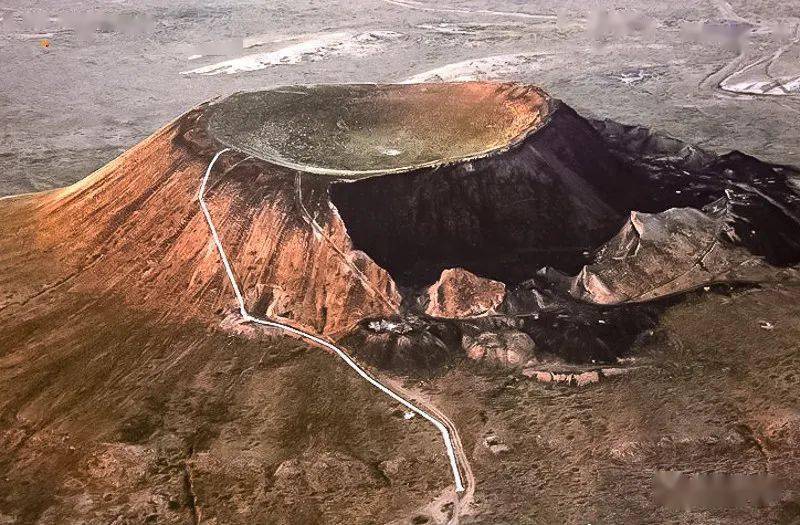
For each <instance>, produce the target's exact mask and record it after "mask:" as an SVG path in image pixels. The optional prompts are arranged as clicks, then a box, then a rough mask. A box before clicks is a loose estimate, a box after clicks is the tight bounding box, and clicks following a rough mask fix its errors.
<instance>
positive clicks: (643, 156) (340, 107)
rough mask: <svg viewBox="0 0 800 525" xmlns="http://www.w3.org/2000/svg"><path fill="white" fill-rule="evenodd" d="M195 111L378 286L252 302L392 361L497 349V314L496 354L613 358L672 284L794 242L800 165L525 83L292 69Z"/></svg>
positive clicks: (759, 276)
mask: <svg viewBox="0 0 800 525" xmlns="http://www.w3.org/2000/svg"><path fill="white" fill-rule="evenodd" d="M206 113H207V114H206ZM200 120H201V121H203V122H206V121H207V124H205V126H206V128H205V130H203V129H200V130H199V133H200V134H201V135H202V134H203V133H207V136H206V137H205V139H204V140H205V141H207V142H211V143H214V142H216V143H218V144H220V145H221V146H219V147H220V148H221V147H223V146H225V147H228V148H231V149H233V150H234V151H237V152H241V153H242V154H246V155H247V159H244V160H243V161H242V162H245V163H246V162H257V163H258V162H260V163H261V164H260V165H262V166H269V167H270V168H269V169H270V170H272V171H273V172H280V173H282V175H281V177H283V182H282V183H281V184H282V185H285V186H288V185H290V184H291V185H292V186H293V189H292V190H288V188H287V191H293V193H294V199H295V205H296V207H295V209H294V210H292V212H291V213H294V214H296V215H299V216H300V217H301V218H302V220H303V221H304V222H305V223H306V225H307V227H308V228H310V229H312V230H314V231H316V232H317V234H318V236H319V237H320V238H321V239H322V240H323V241H324V242H325V243H327V244H329V245H331V246H336V245H337V243H338V247H337V248H335V249H334V252H335V254H336V257H337V258H338V259H340V261H341V268H342V269H343V271H344V272H346V273H347V274H349V276H350V279H351V283H358V284H359V285H360V286H361V287H362V288H363V289H364V290H366V293H367V294H368V295H370V296H371V299H370V301H373V302H374V305H373V304H371V303H369V302H368V301H365V302H364V303H362V305H361V307H362V308H361V309H360V310H359V312H358V315H355V316H354V315H352V312H347V313H345V314H344V315H345V316H346V318H347V319H346V320H344V319H341V318H339V319H338V320H336V321H335V322H334V323H331V322H330V320H327V319H325V318H326V317H327V316H330V315H331V311H330V310H328V309H327V308H320V309H318V310H317V312H316V314H317V318H314V315H315V314H314V313H313V312H308V311H306V312H298V311H297V308H296V306H294V305H292V304H291V301H287V300H285V299H284V298H282V296H281V295H280V294H281V290H284V293H285V286H284V285H283V284H280V283H279V284H278V287H277V289H278V293H277V294H276V293H274V291H275V290H276V288H275V286H274V283H273V285H269V284H266V283H259V284H257V285H256V289H259V288H258V287H259V286H261V288H260V289H263V290H266V291H265V292H264V293H263V294H260V295H259V294H257V295H259V297H258V299H257V300H256V304H257V308H258V309H259V311H263V312H273V313H278V314H281V313H280V312H278V311H277V310H276V307H277V306H278V305H281V306H282V307H284V309H285V311H284V312H283V315H285V316H287V317H289V318H294V319H297V320H299V321H300V322H301V323H306V324H311V325H316V326H318V327H319V326H322V329H323V331H325V330H329V329H330V328H333V327H335V328H336V330H339V329H341V328H343V327H344V326H345V325H347V329H346V330H345V332H337V333H339V335H343V334H345V333H346V339H345V340H346V341H348V342H349V343H350V344H352V345H353V346H354V351H355V352H356V353H357V354H359V355H361V357H362V358H364V359H366V360H368V361H370V362H372V363H373V364H380V365H381V366H384V367H389V368H391V369H394V370H395V371H402V372H404V373H415V372H420V371H424V372H425V373H428V372H431V371H432V370H435V369H436V368H437V367H436V366H432V365H439V366H440V365H442V364H444V363H446V362H448V361H450V360H451V359H452V358H453V357H454V356H457V355H458V354H460V353H462V352H466V353H467V355H472V356H482V357H485V356H486V355H487V351H486V349H485V348H483V347H481V348H480V349H479V350H474V351H472V352H470V351H469V349H468V347H469V346H470V345H471V344H472V345H474V344H477V343H475V341H480V340H481V339H480V337H478V338H477V339H475V337H476V336H479V335H480V334H481V333H484V330H485V331H487V332H490V333H494V334H495V336H496V337H495V338H494V339H492V340H491V341H490V343H489V346H490V347H492V348H495V347H498V346H499V347H503V346H504V345H505V343H503V341H504V340H505V339H503V337H505V336H503V335H502V334H505V335H506V336H507V335H508V333H509V332H510V333H511V334H512V336H513V337H512V339H513V340H514V341H517V343H519V344H518V345H517V346H520V345H521V347H520V348H519V349H517V350H514V351H512V352H511V353H510V354H509V352H505V351H500V352H497V351H495V350H494V349H492V350H491V351H489V352H488V355H490V356H495V355H496V354H499V355H502V356H503V357H499V358H497V361H499V362H500V364H503V365H511V366H524V365H525V364H526V363H529V364H530V363H536V362H539V363H541V361H542V360H544V361H548V360H549V359H556V360H560V359H567V360H568V361H572V362H579V363H588V362H590V361H592V362H597V361H601V362H609V361H610V362H613V361H614V360H616V359H617V358H618V357H621V356H624V355H625V354H626V352H627V351H628V350H629V348H630V347H631V345H632V344H634V343H635V342H636V341H637V340H640V338H641V337H644V336H645V335H646V334H647V331H648V330H649V328H650V327H652V325H653V324H654V322H655V320H656V319H657V316H658V311H659V310H660V308H661V305H662V303H663V304H667V302H669V301H672V300H674V297H675V296H676V295H679V294H681V293H684V292H687V291H690V290H693V289H697V288H700V287H703V286H709V285H712V284H717V283H729V284H741V283H754V282H762V281H768V280H774V279H780V278H782V277H783V276H785V275H786V272H787V271H790V267H791V266H792V265H794V264H795V263H797V262H798V260H800V241H798V234H797V227H798V225H800V222H798V212H797V208H798V203H797V197H796V193H795V192H794V188H793V186H792V184H795V183H794V182H793V181H795V180H796V176H797V172H796V171H795V170H794V169H793V168H790V167H786V166H771V165H768V164H765V163H762V162H760V161H758V160H757V159H754V158H752V157H748V156H746V155H744V154H741V153H738V152H734V153H731V154H728V155H724V156H717V155H714V154H711V153H709V152H705V151H703V150H701V149H699V148H697V147H694V146H691V145H688V144H684V143H682V142H680V141H677V140H675V139H672V138H669V137H665V136H661V135H658V134H655V133H651V132H649V131H648V130H646V129H643V128H637V127H629V126H623V125H620V124H616V123H613V122H608V121H594V120H590V119H585V118H583V117H581V116H580V115H578V114H577V113H576V112H575V111H574V110H572V109H571V108H570V107H569V106H567V105H566V104H564V103H563V102H561V101H559V100H557V99H554V98H552V97H550V96H549V95H547V94H546V93H545V92H543V91H542V90H541V89H539V88H537V87H535V86H531V85H521V84H514V83H510V84H509V83H506V84H503V83H481V82H466V83H456V84H447V83H444V84H408V85H373V84H344V85H313V86H282V87H277V88H272V89H269V90H262V91H257V92H248V93H237V94H235V95H232V96H230V97H228V98H225V99H223V100H221V101H219V102H216V103H214V104H212V105H210V106H209V107H208V108H207V110H205V109H204V110H203V115H202V116H201V117H200ZM199 127H200V128H202V127H203V126H199ZM197 128H198V125H196V126H195V131H197ZM251 158H252V159H253V160H252V161H251V160H248V159H251ZM262 169H263V168H262ZM226 176H227V177H231V176H235V172H227V175H226ZM242 192H244V193H251V194H252V193H253V191H252V189H250V188H247V187H244V188H242ZM331 228H333V229H335V230H336V231H337V234H336V235H341V236H342V238H341V239H334V237H333V236H332V235H331V234H330V232H329V230H330V229H331ZM318 240H320V239H318ZM276 249H285V247H284V248H276ZM369 272H373V274H374V275H379V276H380V277H378V278H377V279H373V278H370V277H367V275H366V273H369ZM384 272H385V273H384ZM270 286H272V287H270ZM305 293H307V292H305ZM668 298H669V299H668ZM665 301H666V302H665ZM340 315H341V314H340ZM320 316H321V317H320ZM381 318H386V319H391V322H389V323H381V322H380V319H381ZM376 320H377V321H376ZM321 323H323V324H321ZM443 324H444V325H447V326H448V328H447V329H445V328H442V325H443ZM331 325H333V326H331ZM478 325H487V326H486V327H485V329H484V328H480V329H478V332H479V333H478V334H475V333H472V332H474V331H475V326H478ZM498 326H504V328H498ZM376 327H377V328H376ZM436 327H438V328H436ZM386 330H389V331H392V330H393V331H395V332H396V333H395V335H394V336H391V337H388V336H386V335H383V336H382V335H380V334H379V332H380V331H386ZM442 333H448V334H451V335H449V336H437V335H436V334H442ZM498 333H499V334H500V335H498ZM452 334H456V335H452ZM514 334H517V335H514ZM387 337H388V338H387ZM514 337H517V338H516V339H514ZM484 339H485V337H484ZM506 339H507V337H506ZM459 340H460V341H461V343H459ZM389 341H391V343H390V342H389ZM423 341H424V342H423ZM454 342H455V344H454ZM506 346H507V345H506ZM401 347H405V350H403V349H401ZM421 348H425V349H426V350H420V349H421ZM412 349H416V350H412ZM445 349H447V350H445ZM509 356H510V357H509Z"/></svg>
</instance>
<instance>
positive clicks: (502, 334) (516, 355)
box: [461, 330, 536, 368]
mask: <svg viewBox="0 0 800 525" xmlns="http://www.w3.org/2000/svg"><path fill="white" fill-rule="evenodd" d="M461 345H462V347H463V348H464V351H465V352H466V354H467V357H468V358H470V359H473V360H476V361H485V362H486V363H491V364H497V365H500V366H504V367H508V368H516V367H521V366H523V365H524V364H526V363H528V362H529V361H531V360H532V359H535V358H536V343H534V342H533V339H531V337H530V336H529V335H528V334H526V333H524V332H519V331H516V330H502V331H498V332H483V333H480V334H477V335H464V336H463V339H462V341H461Z"/></svg>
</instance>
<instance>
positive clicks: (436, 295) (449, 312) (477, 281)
mask: <svg viewBox="0 0 800 525" xmlns="http://www.w3.org/2000/svg"><path fill="white" fill-rule="evenodd" d="M505 295H506V285H505V284H503V283H501V282H499V281H493V280H491V279H484V278H483V277H478V276H477V275H475V274H472V273H470V272H468V271H466V270H464V269H463V268H448V269H447V270H444V271H443V272H442V275H441V277H439V280H438V281H436V282H435V283H434V284H433V285H432V286H431V287H430V288H428V290H427V292H426V296H427V299H428V306H427V308H425V313H426V314H428V315H431V316H433V317H450V318H459V317H474V316H477V315H486V314H490V313H495V312H496V310H497V308H498V307H499V306H500V304H502V302H503V299H504V298H505Z"/></svg>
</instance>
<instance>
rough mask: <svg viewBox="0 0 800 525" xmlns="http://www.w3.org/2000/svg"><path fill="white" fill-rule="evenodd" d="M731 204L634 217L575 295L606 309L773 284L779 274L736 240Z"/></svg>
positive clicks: (575, 286) (578, 281) (576, 283)
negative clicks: (724, 285) (729, 286)
mask: <svg viewBox="0 0 800 525" xmlns="http://www.w3.org/2000/svg"><path fill="white" fill-rule="evenodd" d="M735 235H736V233H735V232H734V230H733V228H731V227H730V224H729V212H728V202H727V200H726V199H724V198H723V199H720V200H719V201H716V202H714V203H712V204H711V205H709V206H707V207H706V208H704V209H703V210H697V209H694V208H672V209H669V210H666V211H664V212H662V213H654V214H651V213H641V212H631V214H630V218H629V219H628V222H627V223H626V224H625V225H624V226H623V227H622V229H621V230H620V232H619V233H618V234H617V235H616V236H615V237H614V238H613V239H611V240H610V241H609V242H608V243H606V244H605V245H603V247H602V248H600V250H599V251H598V252H597V254H596V256H595V262H594V263H592V264H590V265H588V266H585V267H584V268H583V269H582V270H581V272H580V273H579V274H578V275H577V276H576V277H575V279H574V280H573V281H572V283H571V286H570V292H571V293H572V294H573V295H574V296H575V297H578V298H580V299H583V300H586V301H591V302H595V303H601V304H618V303H623V302H628V301H647V300H652V299H657V298H659V297H665V296H668V295H673V294H676V293H679V292H682V291H686V290H691V289H693V288H697V287H700V286H705V285H708V284H712V283H715V282H747V281H759V280H765V279H768V278H769V277H770V276H774V275H775V273H776V270H775V269H774V268H771V267H770V266H768V265H767V264H766V263H765V262H764V260H763V259H762V258H760V257H757V256H754V255H752V254H751V253H749V252H748V251H747V250H745V249H743V248H740V247H737V246H735V245H734V244H733V242H731V241H726V240H724V239H725V238H726V237H727V238H728V239H733V238H734V237H735Z"/></svg>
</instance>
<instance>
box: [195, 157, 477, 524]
mask: <svg viewBox="0 0 800 525" xmlns="http://www.w3.org/2000/svg"><path fill="white" fill-rule="evenodd" d="M227 151H230V148H225V149H223V150H221V151H219V152H217V153H216V154H215V155H214V157H213V158H212V159H211V162H210V163H209V164H208V168H207V169H206V172H205V175H204V176H203V180H202V182H201V183H200V189H199V191H198V193H197V200H198V202H199V203H200V209H201V210H202V211H203V215H204V216H205V218H206V222H207V223H208V227H209V230H210V231H211V238H212V240H213V241H214V245H215V246H216V248H217V252H218V253H219V257H220V259H221V260H222V265H223V266H224V268H225V273H227V275H228V280H229V281H230V283H231V287H233V293H234V295H235V296H236V302H237V303H238V304H239V313H240V314H241V316H242V319H243V320H244V321H246V322H251V323H255V324H260V325H263V326H269V327H271V328H277V329H279V330H282V331H284V332H287V333H290V334H293V335H296V336H298V337H300V338H301V339H304V340H306V341H309V342H311V343H314V344H316V345H319V346H322V347H324V348H327V349H328V350H331V351H332V352H334V353H335V354H336V355H337V356H338V357H339V358H340V359H341V360H342V361H344V362H345V363H346V364H347V366H349V367H350V368H352V369H353V370H355V372H356V373H357V374H358V375H359V376H361V377H362V378H363V379H364V380H365V381H367V382H368V383H370V384H371V385H372V386H374V387H375V388H377V389H378V390H380V391H381V392H383V393H384V394H385V395H387V396H389V397H390V398H392V399H393V400H395V401H397V402H398V403H400V404H401V405H403V406H404V407H406V408H407V409H408V410H410V411H411V412H413V413H415V414H417V415H419V416H420V417H422V418H424V419H425V420H426V421H428V422H429V423H431V424H432V425H433V426H434V427H436V429H437V430H438V431H439V432H440V433H441V435H442V441H443V442H444V446H445V450H446V452H447V457H448V459H449V461H450V469H451V470H452V474H453V481H454V484H455V490H456V492H457V493H464V492H465V491H466V495H467V496H468V498H464V500H463V501H462V504H463V503H468V500H470V499H471V495H472V493H473V492H474V488H473V485H474V477H473V476H472V469H471V468H469V462H468V461H467V458H466V454H465V453H464V448H463V445H462V444H461V439H460V438H459V436H458V432H457V430H456V429H455V426H454V425H453V423H452V422H451V421H450V420H449V419H447V418H446V417H444V416H443V415H442V414H441V412H439V411H438V410H437V409H435V408H429V410H430V411H431V412H433V413H434V414H438V417H437V416H436V415H431V414H430V413H428V412H426V411H425V410H423V409H421V408H419V407H418V406H417V405H415V404H414V403H412V402H411V401H409V400H408V399H406V398H405V397H402V396H401V395H400V394H398V393H396V392H395V390H393V389H391V388H389V387H388V386H386V385H385V384H383V383H381V382H380V381H378V380H377V379H375V378H374V377H373V376H372V375H370V374H369V373H368V372H367V371H366V370H364V369H363V368H361V367H360V366H359V365H358V364H357V363H356V362H355V361H354V360H353V358H351V357H350V356H349V355H348V354H347V352H345V351H344V350H343V349H342V348H340V347H339V346H337V345H335V344H333V343H331V342H329V341H326V340H325V339H323V338H321V337H319V336H316V335H313V334H310V333H308V332H304V331H302V330H299V329H297V328H294V327H293V326H289V325H286V324H283V323H279V322H277V321H270V320H268V319H260V318H258V317H254V316H252V315H250V313H249V312H248V311H247V308H246V307H245V304H244V297H243V296H242V292H241V289H240V288H239V284H238V282H237V281H236V277H235V275H234V273H233V269H232V268H231V264H230V261H229V260H228V256H227V255H226V254H225V249H224V248H223V246H222V241H221V240H220V238H219V234H218V233H217V228H216V227H215V226H214V221H213V220H212V218H211V212H210V211H209V209H208V206H207V205H206V201H205V192H206V185H207V183H208V178H209V176H210V175H211V170H212V169H213V167H214V164H215V163H216V162H217V159H219V157H220V155H222V154H223V153H225V152H227ZM395 389H396V390H399V389H397V387H395ZM417 403H419V401H417ZM457 456H458V457H457ZM459 459H460V460H461V465H463V466H464V468H465V470H466V472H467V478H468V479H467V482H468V485H467V487H465V486H464V482H463V480H462V477H461V471H460V470H459ZM467 488H468V489H467ZM454 514H455V519H456V520H457V519H458V514H459V512H458V511H456V512H455V513H454Z"/></svg>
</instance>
